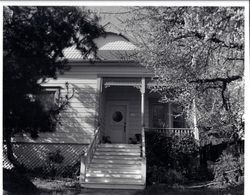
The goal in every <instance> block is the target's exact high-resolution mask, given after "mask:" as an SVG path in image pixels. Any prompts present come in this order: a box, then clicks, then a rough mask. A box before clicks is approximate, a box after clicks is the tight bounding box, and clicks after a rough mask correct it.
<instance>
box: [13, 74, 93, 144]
mask: <svg viewBox="0 0 250 195" xmlns="http://www.w3.org/2000/svg"><path fill="white" fill-rule="evenodd" d="M84 78H85V77H84V76H82V78H81V79H75V78H72V79H65V78H61V77H59V78H58V79H57V80H53V79H50V80H48V81H47V82H46V83H45V84H44V85H43V86H44V87H45V89H46V87H51V86H56V87H59V86H60V87H61V90H60V94H61V97H65V95H66V94H67V93H66V87H65V83H66V82H68V83H69V95H71V94H72V93H73V90H72V89H74V91H75V92H74V96H73V98H72V99H70V103H69V105H68V106H67V107H66V109H65V110H63V111H62V112H61V113H60V119H59V122H58V124H57V127H56V131H55V132H53V133H40V134H39V138H38V139H36V140H32V139H30V138H29V137H28V136H27V135H25V136H16V139H15V140H16V141H25V142H37V143H81V144H88V143H90V141H91V139H92V138H93V132H94V129H95V120H96V118H95V117H96V104H97V81H96V79H89V78H87V79H84Z"/></svg>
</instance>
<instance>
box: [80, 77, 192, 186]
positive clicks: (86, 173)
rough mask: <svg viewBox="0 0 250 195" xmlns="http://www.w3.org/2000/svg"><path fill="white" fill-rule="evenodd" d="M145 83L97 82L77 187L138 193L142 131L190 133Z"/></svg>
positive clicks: (143, 164)
mask: <svg viewBox="0 0 250 195" xmlns="http://www.w3.org/2000/svg"><path fill="white" fill-rule="evenodd" d="M148 85H149V83H148V81H147V79H146V78H108V77H105V78H104V77H100V78H98V107H97V109H96V113H98V115H97V119H98V120H97V129H96V131H95V134H94V139H93V141H92V142H91V144H90V145H89V147H88V149H87V151H86V153H85V154H84V155H83V156H82V157H81V175H80V182H81V185H82V186H84V187H87V188H111V189H115V188H116V189H143V188H144V187H145V185H146V155H145V131H157V132H161V133H164V134H165V135H166V136H173V135H178V136H186V135H193V134H194V130H193V129H191V128H188V127H187V126H186V124H185V119H184V118H183V117H179V118H178V117H177V118H174V117H173V114H177V111H178V109H177V107H176V106H175V105H172V104H161V103H159V102H158V101H157V95H156V94H154V93H150V90H149V88H148ZM136 136H137V137H136ZM132 143H133V144H132Z"/></svg>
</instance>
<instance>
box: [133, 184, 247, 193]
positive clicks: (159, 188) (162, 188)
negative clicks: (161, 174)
mask: <svg viewBox="0 0 250 195" xmlns="http://www.w3.org/2000/svg"><path fill="white" fill-rule="evenodd" d="M164 194H166V195H201V194H202V195H244V185H241V186H238V187H236V188H232V189H210V188H198V189H197V188H196V189H190V188H183V187H179V188H169V187H167V186H166V185H152V186H148V187H147V188H146V189H145V190H143V191H138V192H136V193H135V195H164Z"/></svg>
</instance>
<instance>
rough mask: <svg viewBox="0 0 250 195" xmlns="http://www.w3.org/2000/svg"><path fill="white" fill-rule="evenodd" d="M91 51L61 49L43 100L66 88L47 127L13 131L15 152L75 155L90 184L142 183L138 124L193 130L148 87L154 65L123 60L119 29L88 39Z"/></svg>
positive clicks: (31, 161)
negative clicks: (89, 55) (35, 133)
mask: <svg viewBox="0 0 250 195" xmlns="http://www.w3.org/2000/svg"><path fill="white" fill-rule="evenodd" d="M95 43H96V45H97V48H98V51H97V58H93V59H92V60H83V57H82V55H81V53H80V52H79V51H78V50H77V49H76V48H75V47H71V48H67V49H65V50H64V54H65V57H66V58H67V59H68V65H69V66H70V69H69V70H68V71H66V72H65V73H64V74H62V75H59V76H58V79H56V80H53V79H48V81H47V82H46V83H45V84H44V88H45V91H46V93H45V94H44V99H43V101H45V102H46V101H47V104H46V105H49V102H50V103H51V102H52V103H53V101H51V100H54V99H57V98H58V97H59V96H61V97H63V96H64V95H65V94H66V88H65V83H68V87H69V88H68V89H69V90H68V93H69V94H73V97H72V98H71V99H70V104H69V105H68V107H67V109H66V110H64V111H63V112H62V113H61V114H60V123H58V125H57V130H56V131H55V132H53V133H40V134H39V138H38V139H36V140H33V139H31V138H30V137H29V136H25V135H19V136H16V137H15V139H14V140H13V141H14V153H15V155H16V156H17V157H18V160H19V161H20V162H21V163H23V164H24V165H25V166H27V167H30V168H35V167H39V166H43V164H44V163H45V161H46V153H48V152H50V151H56V150H60V151H61V154H62V155H63V156H64V161H63V163H62V165H61V166H62V167H63V166H66V165H74V164H75V163H76V162H77V161H78V160H80V159H81V175H80V182H81V184H82V185H83V186H85V187H89V188H91V187H92V188H121V189H122V188H124V189H129V188H131V189H143V188H144V187H145V182H146V156H145V136H144V130H146V131H148V130H155V131H160V132H163V133H165V134H166V135H171V134H178V135H184V136H185V135H187V134H193V133H194V132H193V130H192V129H190V128H188V127H187V126H186V124H185V119H184V117H175V115H177V114H178V113H179V112H180V110H179V107H178V105H175V104H169V103H165V104H162V103H160V102H159V101H158V100H159V97H160V96H159V95H158V94H157V93H152V92H151V91H150V85H152V79H151V78H152V77H154V75H153V73H152V72H150V71H148V70H147V69H146V68H145V67H142V66H141V65H139V64H138V63H137V62H136V61H133V60H129V56H130V55H133V54H134V52H135V50H136V47H135V46H134V45H133V44H132V43H131V42H130V41H129V40H128V39H127V38H126V37H124V36H122V35H120V34H115V33H107V35H106V36H101V37H99V38H97V39H95Z"/></svg>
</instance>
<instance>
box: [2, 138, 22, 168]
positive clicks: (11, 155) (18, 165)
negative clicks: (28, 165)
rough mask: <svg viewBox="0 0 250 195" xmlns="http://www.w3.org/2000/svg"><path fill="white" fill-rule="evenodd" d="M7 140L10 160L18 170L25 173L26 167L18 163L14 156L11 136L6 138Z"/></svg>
mask: <svg viewBox="0 0 250 195" xmlns="http://www.w3.org/2000/svg"><path fill="white" fill-rule="evenodd" d="M5 138H6V146H7V157H8V160H9V161H10V162H11V163H12V164H13V166H14V167H15V168H16V169H17V170H19V171H23V170H24V167H23V166H22V165H21V164H20V163H19V162H18V160H17V159H16V158H15V156H14V154H13V148H12V143H11V135H8V136H6V137H5Z"/></svg>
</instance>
